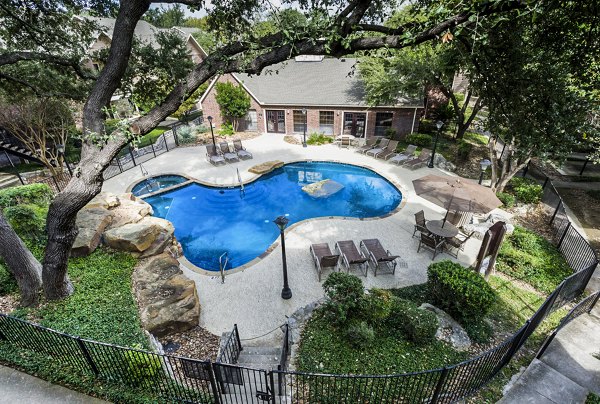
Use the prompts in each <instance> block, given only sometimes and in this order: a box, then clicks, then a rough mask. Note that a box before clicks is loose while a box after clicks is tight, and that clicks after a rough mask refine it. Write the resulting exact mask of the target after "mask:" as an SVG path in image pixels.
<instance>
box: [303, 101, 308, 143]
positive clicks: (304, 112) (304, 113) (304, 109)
mask: <svg viewBox="0 0 600 404" xmlns="http://www.w3.org/2000/svg"><path fill="white" fill-rule="evenodd" d="M302 115H304V140H303V141H302V147H306V123H307V122H306V108H302Z"/></svg>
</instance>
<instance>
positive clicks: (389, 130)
mask: <svg viewBox="0 0 600 404" xmlns="http://www.w3.org/2000/svg"><path fill="white" fill-rule="evenodd" d="M396 133H397V132H396V129H394V128H387V129H386V130H385V132H384V135H385V137H388V138H390V139H393V138H394V136H396Z"/></svg>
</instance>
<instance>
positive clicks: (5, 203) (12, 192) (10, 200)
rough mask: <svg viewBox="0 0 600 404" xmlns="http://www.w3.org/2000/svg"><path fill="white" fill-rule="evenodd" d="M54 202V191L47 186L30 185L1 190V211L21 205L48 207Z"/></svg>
mask: <svg viewBox="0 0 600 404" xmlns="http://www.w3.org/2000/svg"><path fill="white" fill-rule="evenodd" d="M51 200H52V190H51V189H50V187H49V186H48V185H46V184H29V185H22V186H18V187H11V188H6V189H0V209H4V208H7V207H9V206H16V205H20V204H33V205H37V206H40V207H43V206H46V207H47V206H48V204H50V201H51Z"/></svg>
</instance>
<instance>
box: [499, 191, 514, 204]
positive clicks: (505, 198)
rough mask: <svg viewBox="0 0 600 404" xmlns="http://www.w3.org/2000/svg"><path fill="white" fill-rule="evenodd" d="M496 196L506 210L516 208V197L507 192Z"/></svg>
mask: <svg viewBox="0 0 600 404" xmlns="http://www.w3.org/2000/svg"><path fill="white" fill-rule="evenodd" d="M496 196H497V197H498V199H500V201H501V202H502V204H503V205H504V206H505V207H506V208H512V207H513V206H515V197H514V196H513V195H511V194H509V193H506V192H498V193H497V194H496Z"/></svg>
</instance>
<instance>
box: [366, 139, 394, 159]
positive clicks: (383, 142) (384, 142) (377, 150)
mask: <svg viewBox="0 0 600 404" xmlns="http://www.w3.org/2000/svg"><path fill="white" fill-rule="evenodd" d="M389 143H390V139H385V138H384V139H381V141H380V142H379V144H378V145H377V147H374V148H372V149H371V150H367V152H366V153H365V154H366V155H367V156H373V157H375V155H376V154H378V153H381V152H382V151H383V150H384V149H385V148H386V147H387V145H388V144H389Z"/></svg>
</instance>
